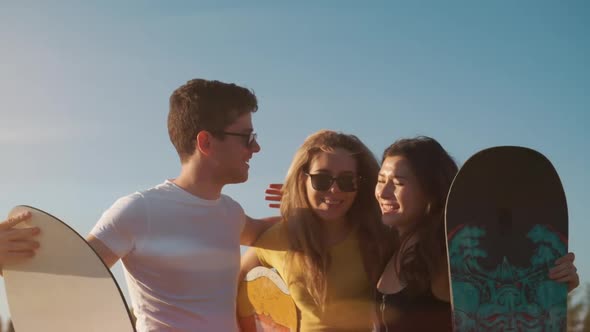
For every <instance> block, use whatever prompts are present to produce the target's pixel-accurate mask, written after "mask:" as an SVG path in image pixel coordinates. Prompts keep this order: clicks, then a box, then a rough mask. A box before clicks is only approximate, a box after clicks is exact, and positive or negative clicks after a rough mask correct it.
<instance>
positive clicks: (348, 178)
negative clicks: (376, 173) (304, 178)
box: [305, 173, 359, 192]
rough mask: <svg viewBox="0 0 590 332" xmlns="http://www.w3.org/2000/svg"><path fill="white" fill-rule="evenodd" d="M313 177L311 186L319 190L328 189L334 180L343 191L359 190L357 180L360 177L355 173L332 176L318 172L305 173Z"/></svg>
mask: <svg viewBox="0 0 590 332" xmlns="http://www.w3.org/2000/svg"><path fill="white" fill-rule="evenodd" d="M305 174H307V175H308V176H309V178H310V179H311V186H312V187H313V189H315V190H317V191H328V190H330V188H331V187H332V185H333V184H334V181H336V183H337V184H338V188H340V191H343V192H355V191H356V190H357V187H356V186H357V181H358V179H359V177H357V176H354V175H340V176H337V177H332V176H331V175H330V174H325V173H317V174H309V173H305Z"/></svg>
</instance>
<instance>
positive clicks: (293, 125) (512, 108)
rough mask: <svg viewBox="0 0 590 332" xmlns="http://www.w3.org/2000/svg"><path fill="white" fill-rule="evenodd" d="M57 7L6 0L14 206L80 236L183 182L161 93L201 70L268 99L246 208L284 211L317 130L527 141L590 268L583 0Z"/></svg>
mask: <svg viewBox="0 0 590 332" xmlns="http://www.w3.org/2000/svg"><path fill="white" fill-rule="evenodd" d="M48 3H49V2H45V1H37V3H35V2H33V1H29V2H26V3H24V2H16V1H11V2H9V1H2V2H0V42H1V43H0V45H1V46H0V47H1V50H0V151H1V155H2V159H1V162H0V184H1V187H0V188H1V189H0V212H1V211H4V215H5V214H7V213H8V211H9V210H10V209H11V208H12V207H13V206H14V205H17V204H28V205H34V206H37V207H39V208H42V209H44V210H46V211H48V212H50V213H52V214H54V215H56V216H59V217H61V218H62V219H63V220H65V221H67V222H68V223H70V224H71V225H72V226H73V227H74V228H75V229H76V230H78V231H79V232H80V233H82V234H86V233H87V232H88V231H89V230H90V229H91V228H92V226H93V225H94V223H95V222H96V220H97V219H98V218H99V217H100V215H101V213H102V211H103V210H105V209H106V208H108V207H109V206H110V205H111V204H112V203H113V202H114V201H115V200H116V199H117V198H118V197H119V196H122V195H125V194H128V193H130V192H133V191H136V190H141V189H145V188H148V187H150V186H153V185H155V184H158V183H160V182H162V181H163V180H164V179H166V178H172V177H175V176H176V175H177V173H178V172H179V162H178V159H177V156H176V153H175V151H174V149H173V147H172V145H171V144H170V143H169V140H168V136H167V130H166V115H167V111H168V109H167V108H168V97H169V95H170V93H171V92H172V91H173V90H174V89H175V88H176V87H178V86H179V85H181V84H183V83H184V82H186V81H187V80H189V79H191V78H195V77H204V78H209V79H219V80H223V81H228V82H236V83H238V84H242V85H245V86H248V87H250V88H252V89H254V90H255V92H256V94H257V95H258V98H259V103H260V110H259V112H258V113H256V115H255V116H254V125H255V129H256V131H257V132H258V133H259V138H260V139H259V141H260V144H261V145H262V151H261V153H259V154H258V155H256V156H255V157H254V158H253V160H252V163H251V169H250V179H249V181H248V182H247V183H246V184H240V185H233V186H228V187H226V189H225V193H227V194H230V195H231V196H233V197H234V198H235V199H236V200H238V201H240V202H241V203H242V205H243V206H244V208H245V209H246V211H247V212H248V213H249V214H250V215H251V216H254V217H263V216H268V215H270V214H273V213H275V212H276V211H274V210H271V209H269V208H267V207H266V203H265V201H264V199H263V196H264V194H263V192H264V188H265V187H266V186H267V184H268V183H270V182H280V181H282V180H283V178H284V175H285V173H286V170H287V167H288V165H289V163H290V161H291V158H292V156H293V153H294V152H295V150H296V149H297V147H298V146H299V145H300V144H301V143H302V141H303V139H304V138H305V137H306V136H307V135H309V134H311V133H312V132H314V131H316V130H318V129H321V128H329V129H336V130H341V131H345V132H348V133H353V134H356V135H357V136H359V137H360V138H361V139H362V140H364V141H365V142H366V143H367V145H368V146H369V147H370V148H371V149H372V150H373V151H374V152H375V153H376V154H377V155H379V154H381V152H382V150H383V149H384V148H385V147H386V146H387V145H388V144H390V143H391V142H393V141H394V140H395V139H396V138H400V137H406V136H414V135H418V134H424V135H429V136H432V137H435V138H436V139H438V140H439V141H440V142H441V143H442V144H443V145H444V146H445V147H446V148H447V150H448V151H449V152H450V153H451V154H452V155H453V156H454V157H455V158H456V159H457V161H458V162H459V163H462V162H464V161H465V160H466V159H467V158H468V157H469V156H470V155H472V154H473V153H475V152H476V151H478V150H480V149H483V148H486V147H490V146H494V145H523V146H527V147H531V148H534V149H537V150H539V151H540V152H542V153H544V154H545V155H546V156H547V157H548V158H549V159H550V160H551V161H552V162H553V164H554V166H555V167H556V169H557V171H558V172H559V173H560V175H561V179H562V182H563V185H564V187H565V190H566V195H567V199H568V206H569V216H570V250H572V251H574V252H576V253H577V254H578V258H577V260H576V262H577V265H578V268H579V271H580V274H581V276H582V281H583V282H584V281H585V280H587V278H588V277H590V258H589V257H588V255H589V254H588V253H589V252H590V246H589V244H588V241H587V240H586V237H587V235H588V234H590V207H589V206H590V204H588V199H587V197H588V194H589V191H588V188H589V187H590V176H588V173H587V171H588V170H589V169H590V158H589V156H590V153H589V151H590V149H589V148H588V147H587V144H588V143H589V142H590V134H589V132H588V127H589V125H590V69H589V68H590V66H589V60H588V59H590V38H589V37H588V36H589V35H590V20H589V19H588V18H589V17H590V5H589V4H588V2H586V1H582V0H580V1H563V2H557V1H539V0H534V1H516V2H515V1H414V2H411V3H409V2H407V1H406V2H393V1H391V2H385V1H383V2H371V3H370V4H364V3H363V5H360V3H361V2H360V1H359V2H357V4H353V3H352V2H349V1H321V2H315V1H314V2H308V3H307V4H302V3H300V2H297V4H295V3H293V4H276V3H275V2H274V1H266V2H260V3H253V2H252V3H249V4H247V5H246V4H245V3H243V2H240V3H236V4H232V3H229V2H219V1H207V2H202V1H170V2H165V1H142V2H139V1H135V2H132V1H125V2H124V4H121V3H120V2H119V1H100V2H96V3H95V4H89V3H88V4H81V3H80V2H77V1H69V2H59V4H52V5H50V4H48ZM52 3H58V1H52ZM318 3H321V5H318ZM116 271H117V277H118V278H119V280H120V282H121V283H122V284H124V280H123V278H122V275H121V273H120V269H119V268H118V269H117V270H116ZM6 312H7V309H6V302H5V293H4V290H3V289H2V290H0V315H2V316H3V317H6V315H7V313H6Z"/></svg>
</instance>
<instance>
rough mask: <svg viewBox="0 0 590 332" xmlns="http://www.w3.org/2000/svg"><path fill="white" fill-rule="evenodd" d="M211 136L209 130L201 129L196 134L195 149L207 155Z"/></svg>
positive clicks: (209, 151)
mask: <svg viewBox="0 0 590 332" xmlns="http://www.w3.org/2000/svg"><path fill="white" fill-rule="evenodd" d="M212 138H213V135H211V133H210V132H208V131H206V130H201V131H200V132H199V133H198V134H197V138H196V140H197V142H196V149H197V150H199V152H200V153H201V154H203V155H206V156H208V155H209V154H211V143H212V142H211V139H212Z"/></svg>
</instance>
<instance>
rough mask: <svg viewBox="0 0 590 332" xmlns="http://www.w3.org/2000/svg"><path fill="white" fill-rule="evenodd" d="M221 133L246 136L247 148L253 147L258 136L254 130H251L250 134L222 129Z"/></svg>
mask: <svg viewBox="0 0 590 332" xmlns="http://www.w3.org/2000/svg"><path fill="white" fill-rule="evenodd" d="M220 134H223V135H229V136H238V137H243V138H245V140H244V143H245V145H246V147H247V148H249V147H252V144H254V142H255V141H256V138H257V137H258V135H257V134H256V133H254V132H251V133H249V134H242V133H232V132H229V131H222V132H220Z"/></svg>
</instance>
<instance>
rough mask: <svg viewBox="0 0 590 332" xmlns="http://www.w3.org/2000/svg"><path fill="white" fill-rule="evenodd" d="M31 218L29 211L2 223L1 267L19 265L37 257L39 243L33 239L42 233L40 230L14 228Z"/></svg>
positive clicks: (35, 228)
mask: <svg viewBox="0 0 590 332" xmlns="http://www.w3.org/2000/svg"><path fill="white" fill-rule="evenodd" d="M29 218H31V213H30V212H28V211H27V212H23V213H20V214H18V215H16V216H14V217H11V218H8V219H7V220H4V221H2V222H0V265H4V264H14V263H18V262H20V261H23V260H25V259H28V258H31V257H33V256H34V255H35V251H36V250H37V249H38V248H39V242H37V241H35V240H33V238H34V237H35V236H37V235H38V234H39V233H40V229H39V228H38V227H29V228H14V226H16V225H18V224H19V223H21V222H23V221H25V220H27V219H29Z"/></svg>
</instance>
